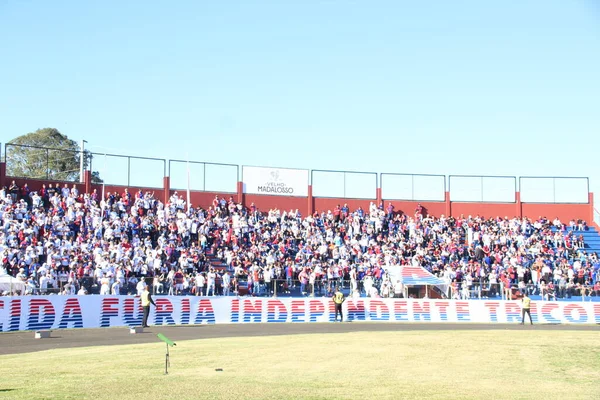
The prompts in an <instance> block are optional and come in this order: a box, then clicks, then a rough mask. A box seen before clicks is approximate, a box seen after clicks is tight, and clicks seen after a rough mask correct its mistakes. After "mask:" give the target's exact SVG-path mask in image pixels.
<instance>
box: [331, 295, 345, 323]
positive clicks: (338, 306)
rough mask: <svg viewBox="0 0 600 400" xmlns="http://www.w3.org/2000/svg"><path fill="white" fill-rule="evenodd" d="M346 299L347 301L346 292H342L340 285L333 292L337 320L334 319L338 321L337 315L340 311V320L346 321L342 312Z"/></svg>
mask: <svg viewBox="0 0 600 400" xmlns="http://www.w3.org/2000/svg"><path fill="white" fill-rule="evenodd" d="M344 301H346V298H345V297H344V294H343V293H342V292H340V288H339V287H336V288H335V293H334V294H333V302H334V304H335V320H334V321H337V316H338V313H339V314H340V322H344V314H343V313H342V304H344Z"/></svg>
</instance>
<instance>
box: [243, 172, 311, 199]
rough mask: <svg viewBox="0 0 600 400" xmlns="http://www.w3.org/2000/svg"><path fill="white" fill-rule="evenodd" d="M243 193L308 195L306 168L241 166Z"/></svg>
mask: <svg viewBox="0 0 600 400" xmlns="http://www.w3.org/2000/svg"><path fill="white" fill-rule="evenodd" d="M242 177H243V180H244V193H250V194H265V195H271V196H300V197H305V196H308V170H306V169H285V168H266V167H247V166H244V167H242Z"/></svg>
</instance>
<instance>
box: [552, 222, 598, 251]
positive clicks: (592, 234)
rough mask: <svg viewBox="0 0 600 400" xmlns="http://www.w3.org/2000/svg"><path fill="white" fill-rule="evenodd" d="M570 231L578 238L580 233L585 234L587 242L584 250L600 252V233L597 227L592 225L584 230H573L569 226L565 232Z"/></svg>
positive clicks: (584, 238)
mask: <svg viewBox="0 0 600 400" xmlns="http://www.w3.org/2000/svg"><path fill="white" fill-rule="evenodd" d="M552 231H556V229H552ZM569 232H573V236H574V237H576V238H577V237H579V235H582V236H583V241H584V244H585V246H584V250H585V251H586V252H588V253H598V254H600V234H599V233H598V231H597V230H596V228H595V227H593V226H590V227H588V228H587V230H584V231H578V230H573V229H571V228H570V227H569V228H567V230H566V231H564V232H563V233H564V234H565V235H567V234H568V233H569Z"/></svg>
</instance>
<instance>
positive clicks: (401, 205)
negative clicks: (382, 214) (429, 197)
mask: <svg viewBox="0 0 600 400" xmlns="http://www.w3.org/2000/svg"><path fill="white" fill-rule="evenodd" d="M389 203H392V205H393V206H394V211H396V212H402V213H404V214H406V215H409V216H413V215H415V210H416V209H417V206H418V205H419V204H421V206H422V207H423V208H425V210H426V211H427V213H428V214H429V215H433V216H436V217H439V216H441V215H445V216H448V213H447V211H446V203H445V202H443V201H407V200H390V199H386V200H383V209H384V210H385V209H386V208H387V206H388V204H389Z"/></svg>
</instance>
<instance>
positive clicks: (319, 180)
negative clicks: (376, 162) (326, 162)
mask: <svg viewBox="0 0 600 400" xmlns="http://www.w3.org/2000/svg"><path fill="white" fill-rule="evenodd" d="M377 180H378V178H377V173H376V172H353V171H328V170H312V171H311V183H312V194H313V196H314V197H329V198H342V199H376V198H377V183H378V182H377Z"/></svg>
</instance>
